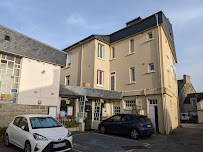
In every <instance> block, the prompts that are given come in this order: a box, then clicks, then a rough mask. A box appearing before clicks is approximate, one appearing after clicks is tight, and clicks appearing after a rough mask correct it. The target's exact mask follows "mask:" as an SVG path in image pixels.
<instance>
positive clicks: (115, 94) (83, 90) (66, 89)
mask: <svg viewBox="0 0 203 152" xmlns="http://www.w3.org/2000/svg"><path fill="white" fill-rule="evenodd" d="M59 95H60V96H73V97H74V96H75V97H79V96H86V97H92V98H103V99H122V92H121V91H111V90H102V89H95V88H87V87H80V86H67V85H61V86H60V92H59Z"/></svg>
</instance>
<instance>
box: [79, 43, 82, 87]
mask: <svg viewBox="0 0 203 152" xmlns="http://www.w3.org/2000/svg"><path fill="white" fill-rule="evenodd" d="M79 43H80V45H81V47H82V48H81V65H80V86H81V87H82V86H83V84H82V74H83V73H82V72H83V44H82V43H81V42H79Z"/></svg>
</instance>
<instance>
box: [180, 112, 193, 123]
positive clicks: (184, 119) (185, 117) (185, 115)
mask: <svg viewBox="0 0 203 152" xmlns="http://www.w3.org/2000/svg"><path fill="white" fill-rule="evenodd" d="M190 119H191V117H190V116H189V114H188V113H180V122H190Z"/></svg>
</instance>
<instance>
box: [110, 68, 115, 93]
mask: <svg viewBox="0 0 203 152" xmlns="http://www.w3.org/2000/svg"><path fill="white" fill-rule="evenodd" d="M112 73H113V74H112ZM112 76H114V79H115V80H114V82H115V84H114V91H116V71H112V72H111V73H110V90H111V77H112Z"/></svg>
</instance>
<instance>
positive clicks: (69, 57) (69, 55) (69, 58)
mask: <svg viewBox="0 0 203 152" xmlns="http://www.w3.org/2000/svg"><path fill="white" fill-rule="evenodd" d="M67 66H68V67H70V66H71V54H68V65H67Z"/></svg>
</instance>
